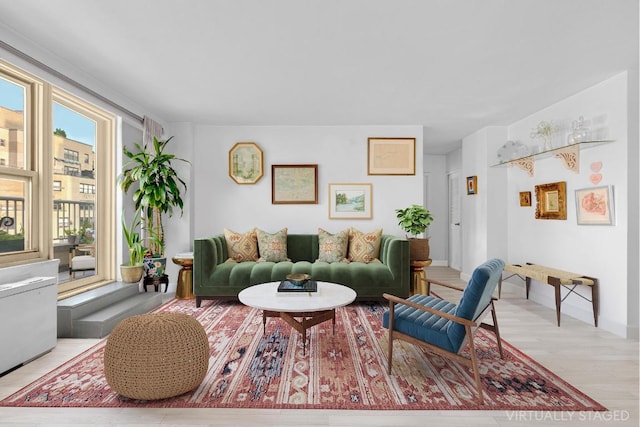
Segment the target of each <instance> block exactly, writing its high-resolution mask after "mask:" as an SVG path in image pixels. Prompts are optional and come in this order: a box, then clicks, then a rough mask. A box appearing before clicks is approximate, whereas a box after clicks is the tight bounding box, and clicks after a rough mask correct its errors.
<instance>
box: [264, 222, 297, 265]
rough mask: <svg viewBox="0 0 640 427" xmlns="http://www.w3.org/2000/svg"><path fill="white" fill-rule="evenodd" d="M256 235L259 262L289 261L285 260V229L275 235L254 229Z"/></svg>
mask: <svg viewBox="0 0 640 427" xmlns="http://www.w3.org/2000/svg"><path fill="white" fill-rule="evenodd" d="M256 232H257V234H258V252H259V254H260V258H259V259H258V261H260V262H265V261H267V262H281V261H290V259H289V258H287V228H283V229H282V230H280V231H278V232H276V233H273V234H272V233H267V232H266V231H263V230H260V229H256Z"/></svg>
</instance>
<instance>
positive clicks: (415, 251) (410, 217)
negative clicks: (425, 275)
mask: <svg viewBox="0 0 640 427" xmlns="http://www.w3.org/2000/svg"><path fill="white" fill-rule="evenodd" d="M396 218H397V219H398V225H399V226H400V228H402V229H403V230H404V231H405V232H406V233H408V234H409V235H411V236H413V237H408V236H407V240H409V257H410V259H411V261H426V260H428V259H429V238H428V237H425V238H419V237H418V236H419V235H420V234H423V233H424V232H425V231H426V230H427V228H429V225H431V222H433V219H434V218H433V215H431V212H429V210H428V209H426V208H424V207H423V206H421V205H411V206H409V207H408V208H405V209H396Z"/></svg>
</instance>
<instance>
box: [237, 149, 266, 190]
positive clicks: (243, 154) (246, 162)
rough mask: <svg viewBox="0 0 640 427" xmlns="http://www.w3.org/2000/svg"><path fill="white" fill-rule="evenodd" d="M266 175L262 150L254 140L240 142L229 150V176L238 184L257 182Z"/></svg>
mask: <svg viewBox="0 0 640 427" xmlns="http://www.w3.org/2000/svg"><path fill="white" fill-rule="evenodd" d="M263 175H264V170H263V160H262V150H261V149H260V147H258V145H257V144H256V143H254V142H238V143H236V144H235V145H234V146H233V147H231V150H229V176H230V177H231V179H233V180H234V181H235V182H236V183H238V184H255V183H256V182H258V181H260V178H262V176H263Z"/></svg>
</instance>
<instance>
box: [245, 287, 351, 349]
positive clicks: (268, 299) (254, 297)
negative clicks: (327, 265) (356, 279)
mask: <svg viewBox="0 0 640 427" xmlns="http://www.w3.org/2000/svg"><path fill="white" fill-rule="evenodd" d="M278 285H280V282H269V283H262V284H260V285H253V286H249V287H248V288H246V289H243V290H242V291H240V293H239V294H238V299H239V300H240V302H241V303H243V304H244V305H247V306H249V307H254V308H258V309H260V310H262V328H263V331H265V330H266V324H267V317H280V318H282V319H283V320H284V321H285V322H287V323H288V324H289V325H291V327H292V328H293V329H295V330H296V331H298V332H300V333H301V334H302V352H303V354H304V353H305V351H306V344H307V329H309V328H310V327H312V326H315V325H317V324H319V323H322V322H326V321H327V320H331V321H332V322H333V332H334V333H335V326H336V308H338V307H344V306H345V305H348V304H351V303H352V302H353V301H354V300H355V299H356V292H355V291H354V290H353V289H351V288H349V287H347V286H343V285H338V284H337V283H328V282H318V290H317V292H278ZM296 317H299V318H301V320H297V319H296Z"/></svg>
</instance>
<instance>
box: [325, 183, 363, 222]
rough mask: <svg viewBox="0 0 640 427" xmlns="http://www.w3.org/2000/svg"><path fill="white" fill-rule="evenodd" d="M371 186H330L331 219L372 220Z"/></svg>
mask: <svg viewBox="0 0 640 427" xmlns="http://www.w3.org/2000/svg"><path fill="white" fill-rule="evenodd" d="M371 212H372V211H371V184H329V218H331V219H370V218H371Z"/></svg>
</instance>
